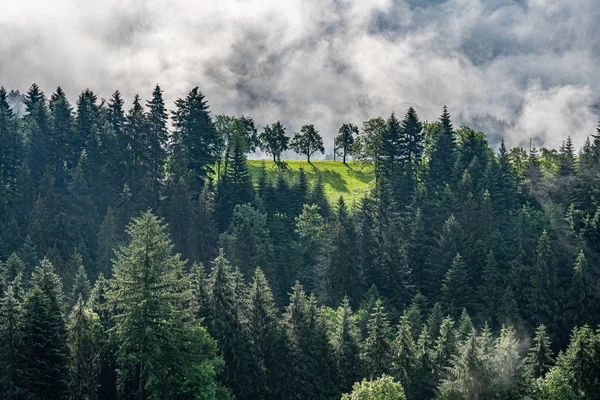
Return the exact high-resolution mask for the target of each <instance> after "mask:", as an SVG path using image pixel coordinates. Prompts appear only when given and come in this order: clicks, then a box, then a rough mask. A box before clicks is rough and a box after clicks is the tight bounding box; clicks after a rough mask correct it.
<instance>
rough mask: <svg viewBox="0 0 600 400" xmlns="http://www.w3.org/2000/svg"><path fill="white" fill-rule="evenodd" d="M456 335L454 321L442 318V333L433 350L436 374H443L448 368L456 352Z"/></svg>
mask: <svg viewBox="0 0 600 400" xmlns="http://www.w3.org/2000/svg"><path fill="white" fill-rule="evenodd" d="M456 345H457V344H456V335H455V333H454V321H452V318H450V317H446V318H444V319H443V320H442V324H441V326H440V334H439V335H438V337H437V339H436V341H435V345H434V350H433V365H434V369H435V371H436V376H438V377H440V376H443V374H444V371H445V370H446V368H448V367H449V366H450V360H451V359H452V356H453V355H454V354H455V352H456Z"/></svg>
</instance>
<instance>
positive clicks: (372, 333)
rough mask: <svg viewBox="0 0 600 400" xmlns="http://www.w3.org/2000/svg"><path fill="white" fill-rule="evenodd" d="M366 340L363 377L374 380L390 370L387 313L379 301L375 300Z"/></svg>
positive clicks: (364, 344)
mask: <svg viewBox="0 0 600 400" xmlns="http://www.w3.org/2000/svg"><path fill="white" fill-rule="evenodd" d="M367 331H368V334H367V338H366V339H365V342H364V343H363V360H364V365H365V375H367V376H369V377H370V378H372V379H373V378H376V377H379V376H381V375H382V374H384V373H387V372H388V371H389V370H390V364H389V361H390V356H391V348H392V344H391V340H390V335H391V332H390V326H389V321H388V317H387V313H386V312H385V310H384V308H383V304H382V302H381V300H379V299H378V300H377V302H376V303H375V307H373V310H372V312H371V318H370V319H369V323H368V326H367Z"/></svg>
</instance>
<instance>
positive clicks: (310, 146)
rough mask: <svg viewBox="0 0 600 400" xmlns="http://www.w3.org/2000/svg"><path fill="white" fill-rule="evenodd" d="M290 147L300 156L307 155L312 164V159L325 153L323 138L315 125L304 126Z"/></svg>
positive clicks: (296, 134)
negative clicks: (319, 153)
mask: <svg viewBox="0 0 600 400" xmlns="http://www.w3.org/2000/svg"><path fill="white" fill-rule="evenodd" d="M290 147H291V148H292V149H293V150H294V151H295V152H296V153H298V154H302V155H305V156H306V158H307V160H308V163H309V164H310V157H311V156H312V155H313V154H314V153H316V152H317V151H320V152H321V153H325V148H324V147H323V138H322V137H321V135H319V131H317V130H316V129H315V127H314V126H313V125H304V126H303V127H302V128H301V129H300V132H299V133H295V134H294V138H293V139H292V142H291V144H290Z"/></svg>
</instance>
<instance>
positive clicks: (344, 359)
mask: <svg viewBox="0 0 600 400" xmlns="http://www.w3.org/2000/svg"><path fill="white" fill-rule="evenodd" d="M335 324H336V326H335V330H334V335H335V336H334V337H333V348H334V354H335V359H336V362H337V377H338V378H337V379H338V387H339V390H340V391H341V392H346V391H348V390H350V388H351V387H352V384H353V383H354V382H356V381H357V380H358V378H359V377H360V376H361V366H360V346H359V343H358V339H357V337H356V332H355V326H354V321H353V315H352V308H351V307H350V301H349V300H348V298H347V297H345V298H344V300H343V301H342V304H341V306H340V307H339V308H338V310H337V313H336V321H335Z"/></svg>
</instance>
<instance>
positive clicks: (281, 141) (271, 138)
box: [258, 121, 290, 163]
mask: <svg viewBox="0 0 600 400" xmlns="http://www.w3.org/2000/svg"><path fill="white" fill-rule="evenodd" d="M258 139H259V141H260V149H261V150H262V151H263V152H264V153H267V154H270V155H271V156H273V162H274V163H277V162H279V161H281V154H282V153H283V152H284V151H286V150H287V149H288V146H289V142H290V138H289V137H288V136H286V134H285V127H284V126H283V124H282V123H281V122H279V121H277V122H275V123H274V124H271V125H267V126H265V128H264V130H263V131H262V132H261V133H260V135H259V136H258Z"/></svg>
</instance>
